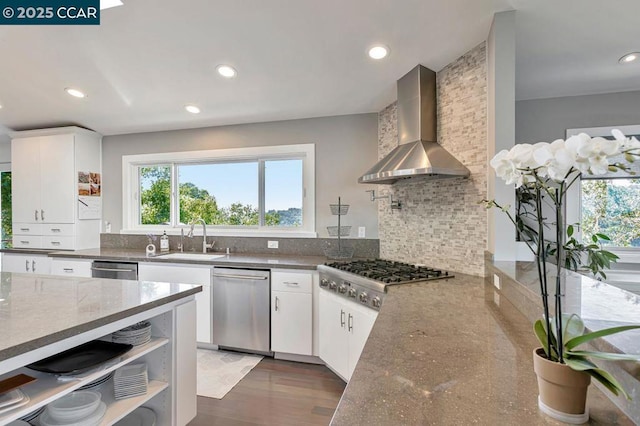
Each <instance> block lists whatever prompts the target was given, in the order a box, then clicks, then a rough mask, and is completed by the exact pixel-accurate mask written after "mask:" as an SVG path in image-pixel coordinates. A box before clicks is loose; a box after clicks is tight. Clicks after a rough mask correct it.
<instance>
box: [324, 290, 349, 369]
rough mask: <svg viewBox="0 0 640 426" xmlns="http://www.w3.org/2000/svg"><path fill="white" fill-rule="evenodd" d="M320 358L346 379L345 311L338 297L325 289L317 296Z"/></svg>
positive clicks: (347, 339)
mask: <svg viewBox="0 0 640 426" xmlns="http://www.w3.org/2000/svg"><path fill="white" fill-rule="evenodd" d="M319 299H320V300H319V303H318V306H319V317H320V325H319V334H320V336H319V344H320V351H319V352H320V359H322V360H323V361H324V362H325V363H326V364H327V365H328V366H329V367H331V368H332V369H333V370H334V371H335V372H336V373H338V374H339V375H340V376H342V377H343V378H344V379H347V380H348V374H349V354H348V350H349V334H348V333H347V331H346V324H347V323H346V321H347V312H346V310H345V308H344V306H343V304H342V302H341V301H340V300H339V298H338V297H337V296H335V295H333V294H331V293H328V292H326V291H320V297H319Z"/></svg>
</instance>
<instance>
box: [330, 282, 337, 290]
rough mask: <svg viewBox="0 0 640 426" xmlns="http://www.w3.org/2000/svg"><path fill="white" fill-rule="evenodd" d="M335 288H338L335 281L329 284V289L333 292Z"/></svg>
mask: <svg viewBox="0 0 640 426" xmlns="http://www.w3.org/2000/svg"><path fill="white" fill-rule="evenodd" d="M336 288H338V284H337V283H336V282H335V281H331V282H330V283H329V289H330V290H334V291H335V289H336Z"/></svg>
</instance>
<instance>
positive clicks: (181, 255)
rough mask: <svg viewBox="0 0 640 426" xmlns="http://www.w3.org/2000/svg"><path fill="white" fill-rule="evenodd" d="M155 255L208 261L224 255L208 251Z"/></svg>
mask: <svg viewBox="0 0 640 426" xmlns="http://www.w3.org/2000/svg"><path fill="white" fill-rule="evenodd" d="M156 257H160V258H162V259H175V260H201V261H205V262H206V261H209V260H215V259H220V258H221V257H225V255H224V254H209V253H169V254H161V255H158V256H156Z"/></svg>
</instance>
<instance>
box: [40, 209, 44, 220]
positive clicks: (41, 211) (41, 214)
mask: <svg viewBox="0 0 640 426" xmlns="http://www.w3.org/2000/svg"><path fill="white" fill-rule="evenodd" d="M40 218H41V219H42V220H44V210H40Z"/></svg>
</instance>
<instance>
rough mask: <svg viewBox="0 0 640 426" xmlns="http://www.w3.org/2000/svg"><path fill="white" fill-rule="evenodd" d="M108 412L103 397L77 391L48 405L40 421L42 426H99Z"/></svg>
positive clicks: (91, 392)
mask: <svg viewBox="0 0 640 426" xmlns="http://www.w3.org/2000/svg"><path fill="white" fill-rule="evenodd" d="M106 412H107V405H106V404H105V403H104V402H102V395H101V394H100V393H99V392H94V391H88V390H83V391H76V392H71V393H70V394H68V395H65V396H63V397H62V398H60V399H57V400H55V401H53V402H52V403H51V404H49V405H47V409H46V410H45V411H44V413H42V415H41V416H40V418H39V419H38V421H39V422H40V425H41V426H97V425H99V424H100V422H101V421H102V418H103V417H104V415H105V413H106Z"/></svg>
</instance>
